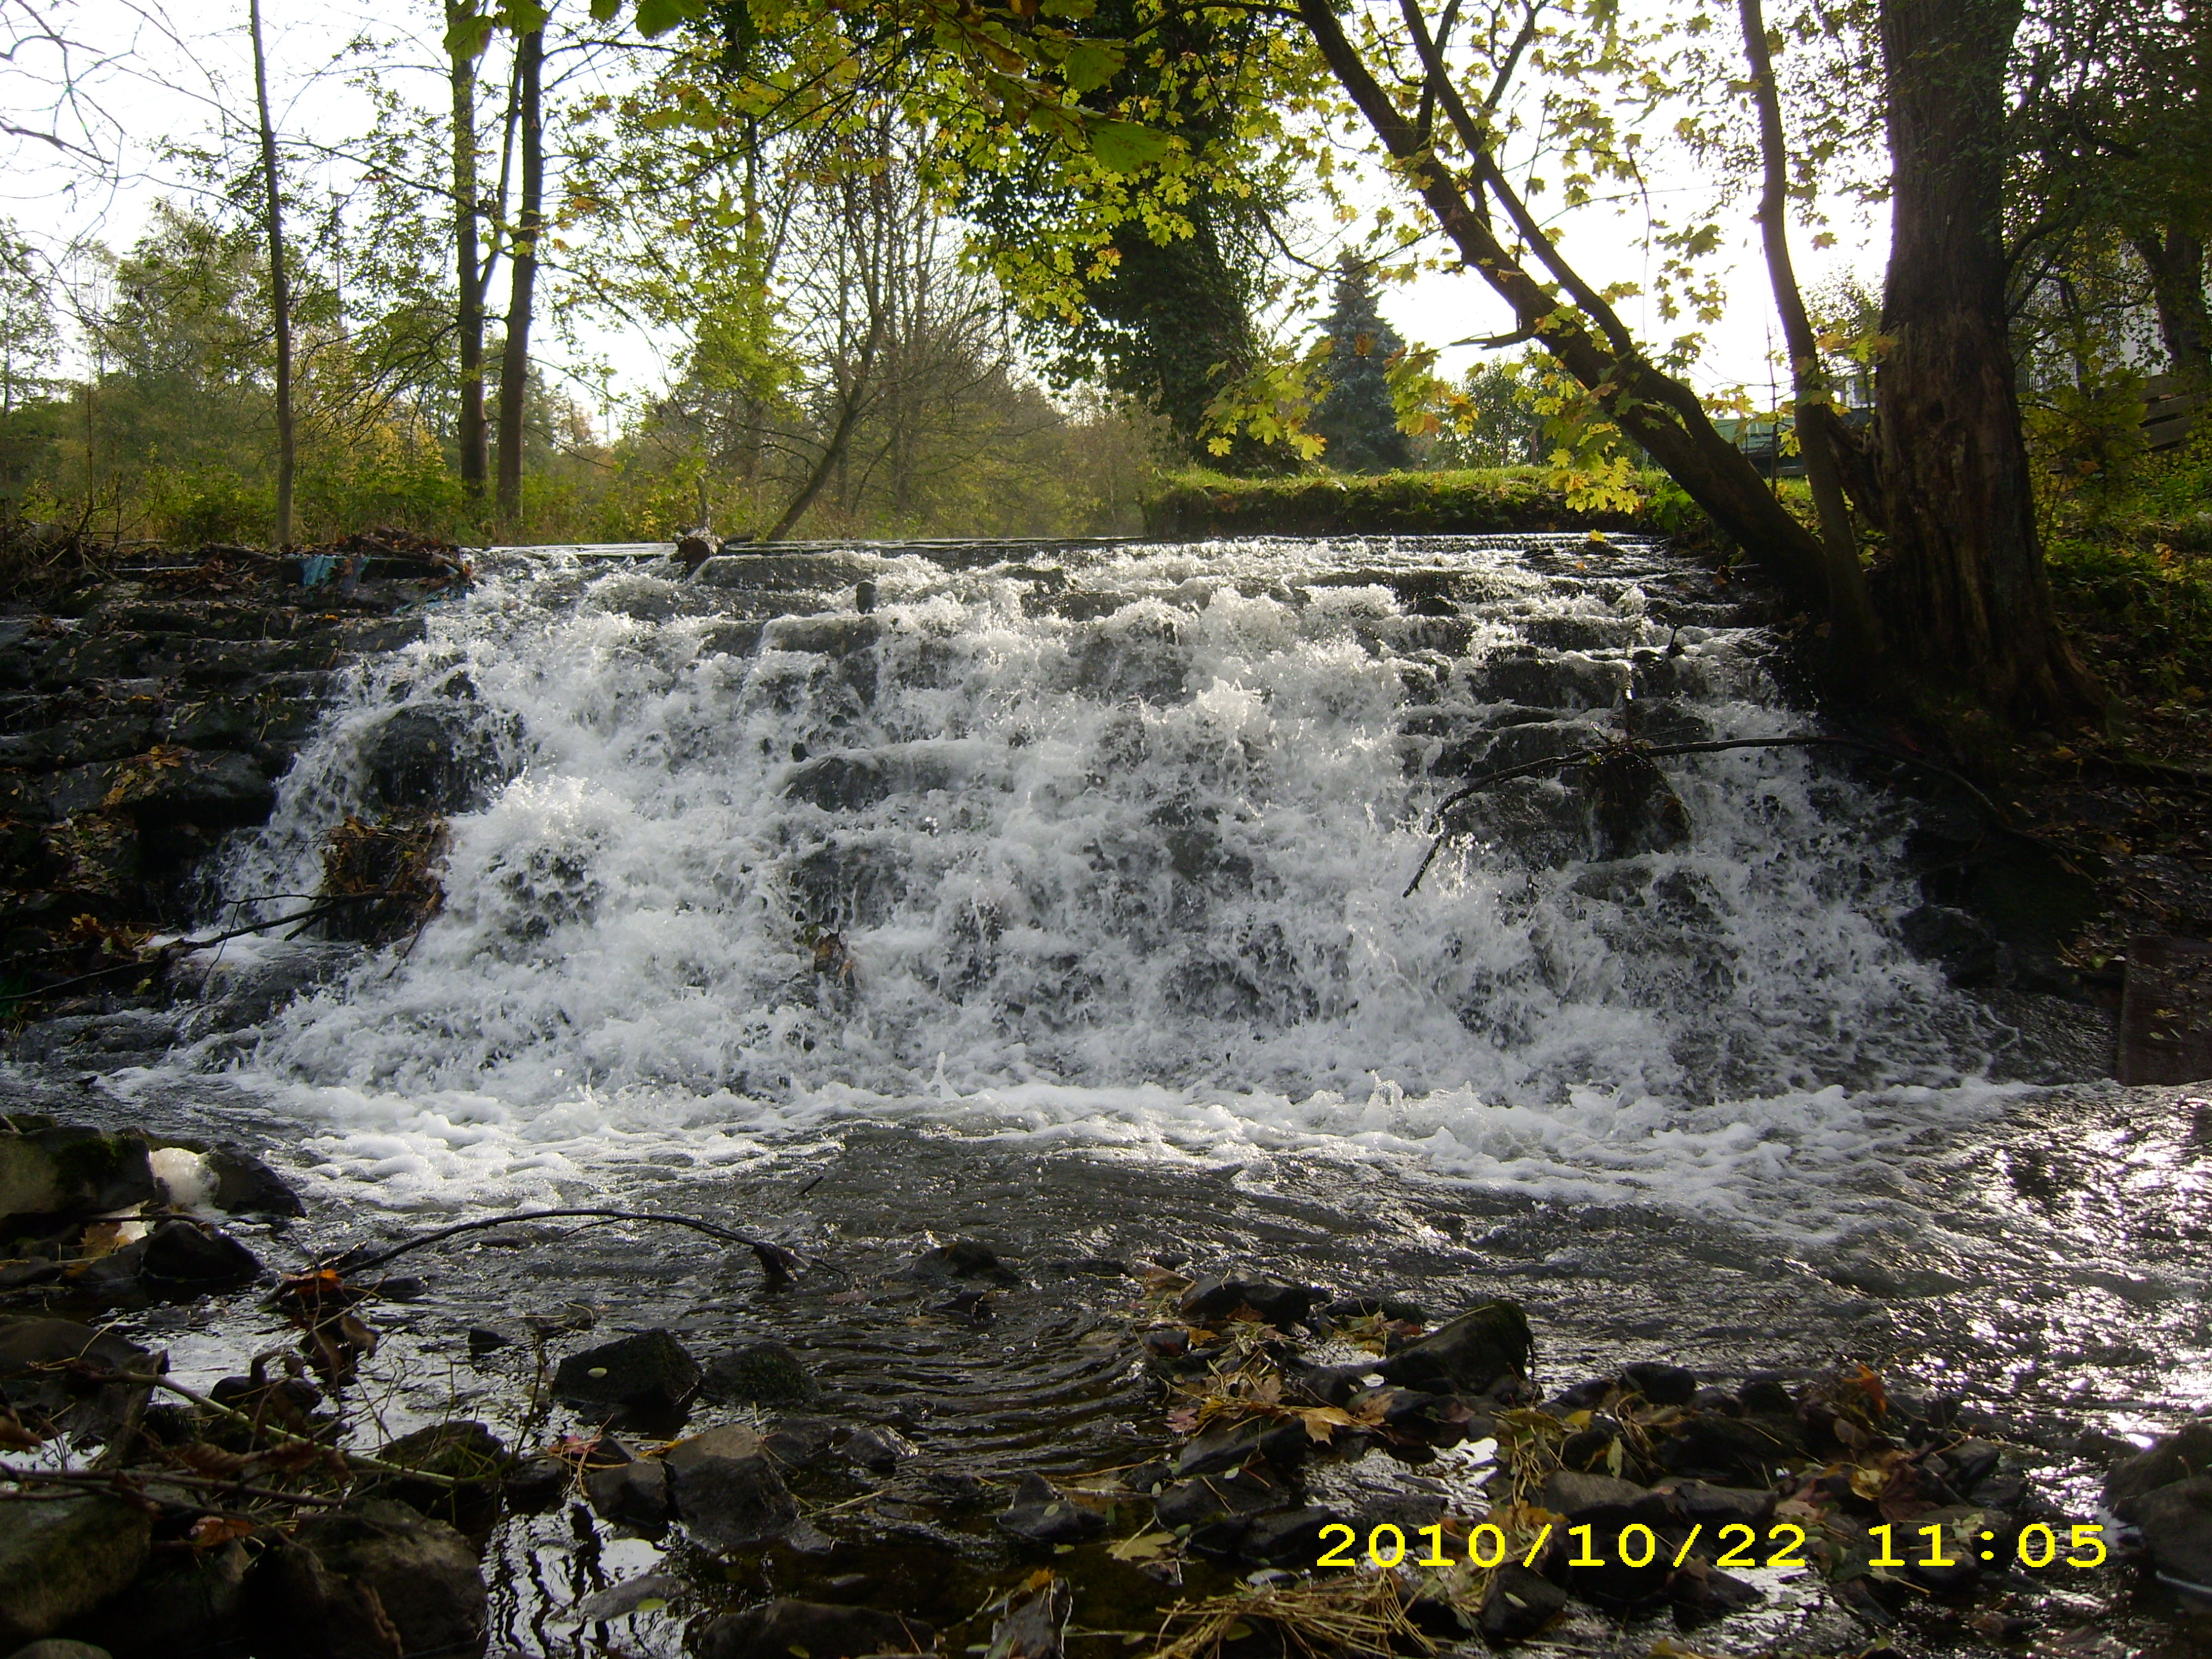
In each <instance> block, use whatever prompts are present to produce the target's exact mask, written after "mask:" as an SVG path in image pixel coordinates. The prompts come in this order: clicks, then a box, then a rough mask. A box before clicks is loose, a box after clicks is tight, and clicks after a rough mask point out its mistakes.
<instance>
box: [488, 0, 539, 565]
mask: <svg viewBox="0 0 2212 1659" xmlns="http://www.w3.org/2000/svg"><path fill="white" fill-rule="evenodd" d="M514 52H515V87H516V96H517V110H518V115H519V120H520V129H521V139H522V155H521V160H522V190H521V197H520V201H519V203H518V204H517V209H516V214H515V227H514V236H513V244H512V246H511V247H510V248H509V250H508V269H509V278H508V286H507V340H506V343H505V348H504V349H503V351H502V353H501V359H500V373H499V516H500V521H501V524H503V525H505V526H507V528H508V529H509V531H510V532H512V530H513V527H514V526H516V525H518V524H519V523H520V520H521V517H522V450H523V416H524V412H525V410H526V408H527V407H528V399H529V392H530V324H531V313H532V306H533V304H534V303H535V299H536V292H537V287H538V239H539V237H540V236H541V235H542V234H544V220H545V107H544V68H545V31H544V27H543V26H542V25H541V26H540V27H538V28H534V29H532V30H531V31H529V32H528V33H526V34H524V35H523V36H521V38H520V40H517V41H516V43H515V49H514Z"/></svg>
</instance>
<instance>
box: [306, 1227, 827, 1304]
mask: <svg viewBox="0 0 2212 1659" xmlns="http://www.w3.org/2000/svg"><path fill="white" fill-rule="evenodd" d="M564 1220H594V1221H660V1222H665V1223H666V1224H668V1225H670V1226H671V1227H689V1228H690V1230H691V1231H693V1232H695V1233H704V1234H705V1235H706V1236H707V1237H709V1238H716V1239H720V1240H721V1242H722V1243H725V1244H742V1245H744V1247H745V1249H749V1250H750V1251H751V1252H752V1253H753V1255H754V1257H755V1259H756V1260H757V1261H759V1263H760V1265H761V1273H762V1274H763V1277H765V1278H766V1279H767V1280H768V1282H769V1285H772V1286H773V1285H788V1284H789V1283H790V1282H791V1279H792V1276H793V1274H794V1273H797V1272H798V1270H799V1267H800V1266H801V1265H802V1264H801V1261H800V1259H799V1256H798V1255H795V1254H794V1253H793V1252H792V1251H790V1250H787V1249H784V1248H783V1246H782V1245H781V1244H771V1243H769V1242H768V1241H767V1240H766V1239H764V1238H754V1237H750V1235H748V1234H745V1233H740V1232H733V1231H731V1230H730V1229H729V1228H727V1227H722V1226H718V1225H715V1224H714V1222H711V1221H702V1220H701V1219H700V1218H698V1217H696V1216H689V1215H672V1214H670V1213H669V1212H666V1211H665V1210H660V1211H655V1210H600V1209H582V1210H518V1211H513V1212H509V1213H508V1214H506V1215H495V1216H488V1217H486V1218H483V1219H481V1220H477V1221H461V1222H456V1223H455V1224H454V1225H453V1226H450V1227H441V1228H439V1229H438V1230H437V1231H435V1232H429V1233H424V1234H422V1236H421V1237H417V1238H410V1239H408V1240H406V1241H405V1242H404V1243H399V1244H395V1245H393V1246H392V1248H391V1249H388V1250H383V1251H380V1252H379V1253H378V1254H376V1255H369V1256H361V1257H356V1255H354V1254H353V1252H351V1251H349V1252H347V1253H346V1254H345V1255H340V1256H337V1257H334V1258H333V1259H332V1260H331V1261H330V1262H329V1263H328V1264H327V1265H328V1266H329V1267H331V1268H333V1269H335V1270H337V1271H338V1272H341V1273H367V1272H368V1270H369V1269H370V1268H372V1267H382V1266H383V1265H384V1264H385V1263H386V1262H387V1261H392V1260H393V1259H395V1258H396V1257H398V1256H402V1255H406V1254H407V1252H408V1251H410V1250H417V1249H422V1247H423V1246H424V1245H426V1244H436V1243H441V1242H442V1241H444V1240H446V1239H448V1238H455V1237H459V1236H460V1235H461V1234H463V1233H475V1232H483V1231H487V1230H489V1229H490V1228H493V1227H511V1226H513V1225H516V1224H517V1223H519V1222H524V1221H564Z"/></svg>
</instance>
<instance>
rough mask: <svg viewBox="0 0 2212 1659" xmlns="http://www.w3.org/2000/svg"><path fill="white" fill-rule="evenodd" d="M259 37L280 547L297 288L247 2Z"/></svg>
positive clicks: (288, 481) (288, 501) (288, 534)
mask: <svg viewBox="0 0 2212 1659" xmlns="http://www.w3.org/2000/svg"><path fill="white" fill-rule="evenodd" d="M246 18H247V26H248V27H249V29H250V30H251V32H252V36H253V101H254V107H255V109H256V111H257V112H258V115H259V118H260V124H261V180H262V186H263V191H264V203H263V210H262V212H263V222H264V231H265V232H266V234H267V237H268V243H269V309H270V318H271V320H272V321H273V322H274V324H275V325H276V545H277V546H279V547H280V548H281V547H289V546H290V545H291V544H292V469H293V465H294V461H295V454H294V450H293V432H292V285H291V271H290V270H289V267H288V266H287V264H286V263H285V259H284V197H283V188H282V182H281V179H280V177H279V174H278V170H277V167H276V128H275V127H274V126H273V125H271V124H270V118H269V62H268V57H267V54H266V52H264V49H263V46H262V40H261V0H246Z"/></svg>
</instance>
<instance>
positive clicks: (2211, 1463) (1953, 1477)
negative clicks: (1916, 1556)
mask: <svg viewBox="0 0 2212 1659" xmlns="http://www.w3.org/2000/svg"><path fill="white" fill-rule="evenodd" d="M2207 1450H2208V1451H2212V1446H2208V1447H2207ZM1942 1458H1943V1465H1944V1468H1946V1469H1947V1470H1948V1475H1947V1477H1946V1479H1947V1480H1948V1484H1949V1485H1950V1486H1951V1488H1952V1490H1954V1492H1960V1493H1963V1494H1964V1495H1966V1497H1969V1498H1971V1497H1972V1496H1973V1495H1974V1490H1975V1488H1976V1487H1978V1486H1980V1485H1982V1483H1983V1482H1984V1481H1985V1480H1989V1478H1990V1476H1991V1475H1993V1474H1996V1472H1997V1468H1998V1466H1999V1465H2000V1464H2001V1463H2002V1462H2003V1461H2004V1449H2003V1448H2002V1446H1997V1445H1993V1444H1992V1443H1990V1442H1989V1441H1987V1440H1962V1441H1960V1443H1958V1444H1957V1445H1955V1446H1951V1447H1948V1448H1947V1449H1945V1450H1944V1452H1943V1454H1942ZM2205 1468H2212V1458H2208V1459H2207V1460H2206V1461H2205V1462H2204V1463H2203V1465H2201V1466H2200V1467H2198V1468H2193V1469H2191V1470H2190V1471H2189V1473H2190V1474H2203V1473H2204V1470H2205ZM2112 1501H2113V1500H2112V1499H2110V1498H2107V1499H2106V1502H2108V1503H2110V1502H2112Z"/></svg>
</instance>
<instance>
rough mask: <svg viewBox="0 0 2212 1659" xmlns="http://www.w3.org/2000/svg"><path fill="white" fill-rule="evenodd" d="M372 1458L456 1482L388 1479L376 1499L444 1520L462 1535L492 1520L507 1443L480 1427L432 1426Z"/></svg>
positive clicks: (439, 1424)
mask: <svg viewBox="0 0 2212 1659" xmlns="http://www.w3.org/2000/svg"><path fill="white" fill-rule="evenodd" d="M377 1456H378V1458H379V1459H380V1461H382V1462H386V1463H392V1464H397V1465H398V1467H399V1468H404V1469H419V1470H421V1471H422V1473H424V1474H434V1475H442V1476H444V1477H445V1479H446V1480H456V1481H459V1482H461V1483H462V1484H461V1485H460V1486H445V1485H443V1484H441V1483H440V1482H436V1481H429V1480H393V1481H392V1482H390V1483H389V1484H388V1485H386V1486H385V1487H384V1490H383V1492H382V1494H381V1495H383V1496H386V1497H389V1498H398V1500H399V1501H400V1502H401V1503H403V1504H410V1505H412V1506H413V1507H414V1508H416V1509H418V1510H422V1512H423V1513H424V1514H426V1515H435V1516H438V1517H439V1519H441V1520H444V1521H450V1522H453V1524H454V1525H455V1526H457V1527H459V1528H461V1529H462V1530H463V1531H465V1532H470V1533H475V1532H477V1531H478V1530H479V1529H480V1528H483V1527H486V1526H489V1524H490V1522H492V1521H494V1520H495V1519H496V1518H497V1516H498V1495H499V1490H500V1486H501V1474H502V1472H503V1471H504V1470H505V1468H506V1467H507V1443H506V1442H504V1441H503V1440H501V1438H500V1437H498V1436H497V1435H495V1434H494V1433H493V1432H492V1431H490V1430H489V1429H488V1428H486V1427H485V1426H484V1425H483V1424H481V1423H470V1422H454V1423H434V1424H432V1425H430V1426H429V1427H428V1428H423V1429H417V1430H416V1431H414V1432H413V1433H412V1434H404V1435H402V1436H400V1437H399V1438H398V1439H397V1440H395V1441H393V1442H392V1443H391V1444H390V1445H388V1446H386V1448H385V1449H383V1450H382V1451H380V1452H379V1453H378V1454H377Z"/></svg>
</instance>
